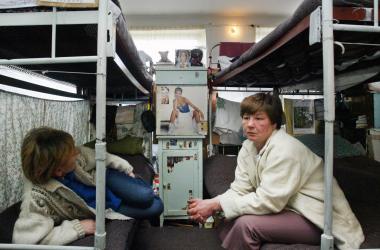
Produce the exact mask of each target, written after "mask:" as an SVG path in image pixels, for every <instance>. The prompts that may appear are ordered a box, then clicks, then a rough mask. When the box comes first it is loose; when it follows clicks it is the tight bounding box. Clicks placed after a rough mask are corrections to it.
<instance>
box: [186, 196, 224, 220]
mask: <svg viewBox="0 0 380 250" xmlns="http://www.w3.org/2000/svg"><path fill="white" fill-rule="evenodd" d="M221 209H222V208H221V206H220V203H219V200H217V199H206V200H201V199H191V200H189V201H188V209H187V214H188V215H190V219H191V220H194V221H196V222H198V223H202V224H203V223H205V222H206V220H207V218H208V217H210V216H211V215H213V214H214V213H215V212H217V211H220V210H221Z"/></svg>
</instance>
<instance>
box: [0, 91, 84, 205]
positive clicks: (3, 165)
mask: <svg viewBox="0 0 380 250" xmlns="http://www.w3.org/2000/svg"><path fill="white" fill-rule="evenodd" d="M89 107H90V106H89V103H88V101H78V102H62V101H48V100H42V99H37V98H32V97H26V96H21V95H15V94H10V93H6V92H2V91H0V124H1V125H0V135H1V140H0V190H1V192H0V212H1V211H3V210H4V209H5V208H7V207H9V206H11V205H12V204H13V203H15V202H17V201H19V200H21V195H22V191H23V182H22V172H21V158H20V148H21V143H22V140H23V138H24V136H25V134H26V133H27V132H28V131H29V130H30V129H32V128H36V127H40V126H50V127H53V128H56V129H62V130H65V131H66V132H68V133H70V134H72V135H73V137H74V139H75V141H76V143H77V144H78V145H79V144H83V143H84V142H86V141H88V129H89V127H88V117H89V110H90V108H89Z"/></svg>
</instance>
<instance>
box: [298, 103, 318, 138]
mask: <svg viewBox="0 0 380 250" xmlns="http://www.w3.org/2000/svg"><path fill="white" fill-rule="evenodd" d="M293 133H294V134H314V133H315V117H314V101H313V100H294V102H293Z"/></svg>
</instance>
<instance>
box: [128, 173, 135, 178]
mask: <svg viewBox="0 0 380 250" xmlns="http://www.w3.org/2000/svg"><path fill="white" fill-rule="evenodd" d="M128 175H129V176H130V177H132V178H135V177H136V176H135V174H134V173H133V172H129V173H128Z"/></svg>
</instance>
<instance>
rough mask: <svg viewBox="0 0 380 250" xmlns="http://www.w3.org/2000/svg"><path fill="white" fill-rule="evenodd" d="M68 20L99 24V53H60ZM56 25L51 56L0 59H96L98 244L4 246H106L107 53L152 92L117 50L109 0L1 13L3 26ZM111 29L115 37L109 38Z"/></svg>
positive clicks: (21, 62) (4, 62)
mask: <svg viewBox="0 0 380 250" xmlns="http://www.w3.org/2000/svg"><path fill="white" fill-rule="evenodd" d="M63 24H64V25H68V24H97V25H98V37H97V55H94V56H73V57H56V56H55V48H56V46H55V45H56V27H57V25H63ZM33 25H51V26H52V46H51V47H52V49H51V57H48V58H25V59H11V60H0V65H30V64H52V63H84V62H96V63H97V72H96V90H97V91H96V103H97V104H98V105H96V124H97V129H96V144H95V152H96V169H97V171H96V186H97V188H96V232H95V242H94V247H77V246H50V245H49V246H46V245H26V244H0V249H49V250H59V249H75V250H90V249H99V250H102V249H105V246H106V231H105V212H104V210H105V167H106V166H105V160H106V143H105V138H106V133H105V117H106V116H105V111H106V79H107V70H106V69H107V57H113V58H114V61H115V63H116V64H117V65H118V66H119V67H120V69H121V71H122V72H123V73H124V74H125V75H126V76H127V77H128V78H129V79H130V81H131V82H132V83H133V84H134V85H135V87H136V88H137V89H139V90H140V91H141V92H142V93H144V94H145V95H147V94H149V91H148V90H146V89H145V88H144V87H143V86H142V85H141V84H140V83H139V82H138V81H137V80H136V79H135V77H134V76H133V75H132V74H131V72H130V71H129V70H128V68H127V67H126V66H125V65H124V63H123V62H122V60H121V59H120V58H119V56H118V55H117V54H116V51H115V48H116V46H115V41H116V28H115V25H116V24H115V23H114V22H113V20H112V13H111V11H110V9H109V5H108V0H99V8H98V10H91V11H62V12H57V11H56V8H55V7H54V8H53V10H52V11H50V12H27V13H0V26H33ZM107 32H109V35H110V37H111V39H110V41H109V42H107Z"/></svg>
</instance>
